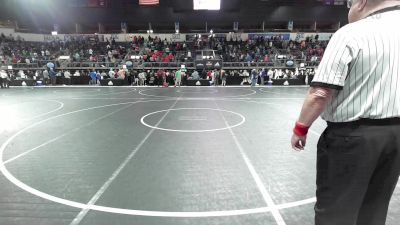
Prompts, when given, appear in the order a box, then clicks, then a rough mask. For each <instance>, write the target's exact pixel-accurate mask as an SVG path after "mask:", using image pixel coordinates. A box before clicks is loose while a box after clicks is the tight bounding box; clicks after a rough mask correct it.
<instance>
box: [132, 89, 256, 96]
mask: <svg viewBox="0 0 400 225" xmlns="http://www.w3.org/2000/svg"><path fill="white" fill-rule="evenodd" d="M150 90H152V89H147V90H140V91H139V92H138V93H139V94H140V95H144V96H149V97H157V98H160V97H161V98H178V97H177V96H163V95H150V94H146V93H143V92H145V91H150ZM250 91H251V92H250V93H248V94H243V95H233V96H220V97H221V98H237V97H246V96H250V95H254V94H256V93H257V92H256V91H255V90H250ZM184 93H185V92H184ZM186 93H188V92H186ZM199 93H205V94H211V93H210V92H199ZM206 98H209V97H206Z"/></svg>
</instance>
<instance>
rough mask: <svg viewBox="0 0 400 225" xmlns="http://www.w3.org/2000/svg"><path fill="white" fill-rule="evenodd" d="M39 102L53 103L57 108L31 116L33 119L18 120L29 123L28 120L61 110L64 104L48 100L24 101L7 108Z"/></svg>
mask: <svg viewBox="0 0 400 225" xmlns="http://www.w3.org/2000/svg"><path fill="white" fill-rule="evenodd" d="M39 101H46V102H55V103H57V104H58V107H57V108H55V109H53V110H51V111H48V112H45V113H41V114H38V115H35V116H33V117H28V118H24V119H20V120H21V121H29V120H33V119H37V118H39V117H42V116H45V115H48V114H50V113H54V112H57V111H59V110H61V109H62V108H64V103H63V102H60V101H57V100H48V99H33V100H32V101H26V102H21V103H15V104H12V105H9V106H8V107H14V106H17V105H22V104H25V103H34V102H39ZM0 107H2V106H0Z"/></svg>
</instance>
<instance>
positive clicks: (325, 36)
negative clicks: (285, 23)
mask: <svg viewBox="0 0 400 225" xmlns="http://www.w3.org/2000/svg"><path fill="white" fill-rule="evenodd" d="M317 35H318V40H319V41H329V40H330V39H331V37H332V35H333V33H292V34H290V39H291V40H295V41H304V40H306V39H307V38H311V39H314V38H315V37H316V36H317Z"/></svg>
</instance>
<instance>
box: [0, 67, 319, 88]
mask: <svg viewBox="0 0 400 225" xmlns="http://www.w3.org/2000/svg"><path fill="white" fill-rule="evenodd" d="M178 71H179V72H180V74H179V77H181V78H179V80H181V81H182V84H183V85H185V84H186V81H188V80H194V81H198V80H208V81H209V82H210V83H211V84H220V83H222V85H223V86H225V85H226V80H227V79H230V77H231V78H235V79H236V80H238V79H239V80H240V81H241V82H240V85H246V84H253V85H254V79H256V82H258V83H260V84H261V85H262V84H264V85H266V84H268V82H270V81H271V80H279V79H285V80H286V79H303V78H304V77H306V76H309V75H313V74H314V70H311V69H298V68H296V69H260V70H256V69H253V70H251V71H250V70H246V69H244V70H224V69H222V70H221V69H214V70H205V69H204V70H200V71H198V70H181V69H177V70H163V69H160V70H135V69H129V70H128V69H120V70H113V69H109V70H108V69H104V70H95V69H93V70H58V71H57V70H53V69H44V70H26V71H24V70H19V71H13V70H9V71H4V70H2V71H1V77H2V81H4V82H6V81H8V82H9V81H10V80H34V81H41V82H43V84H45V85H56V80H59V82H61V83H57V84H64V85H69V84H71V78H72V77H88V80H89V84H92V85H98V84H99V83H100V81H101V80H109V79H111V80H114V79H117V80H123V81H124V83H125V84H126V85H138V86H143V85H158V86H164V85H165V84H169V85H173V84H174V83H175V82H176V81H177V78H176V76H177V72H178ZM4 86H5V85H4Z"/></svg>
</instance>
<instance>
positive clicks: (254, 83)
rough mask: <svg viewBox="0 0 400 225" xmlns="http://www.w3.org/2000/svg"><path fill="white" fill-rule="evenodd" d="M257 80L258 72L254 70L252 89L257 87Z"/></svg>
mask: <svg viewBox="0 0 400 225" xmlns="http://www.w3.org/2000/svg"><path fill="white" fill-rule="evenodd" d="M257 80H258V73H257V70H255V69H253V70H252V71H251V86H252V87H255V86H256V85H257Z"/></svg>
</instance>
